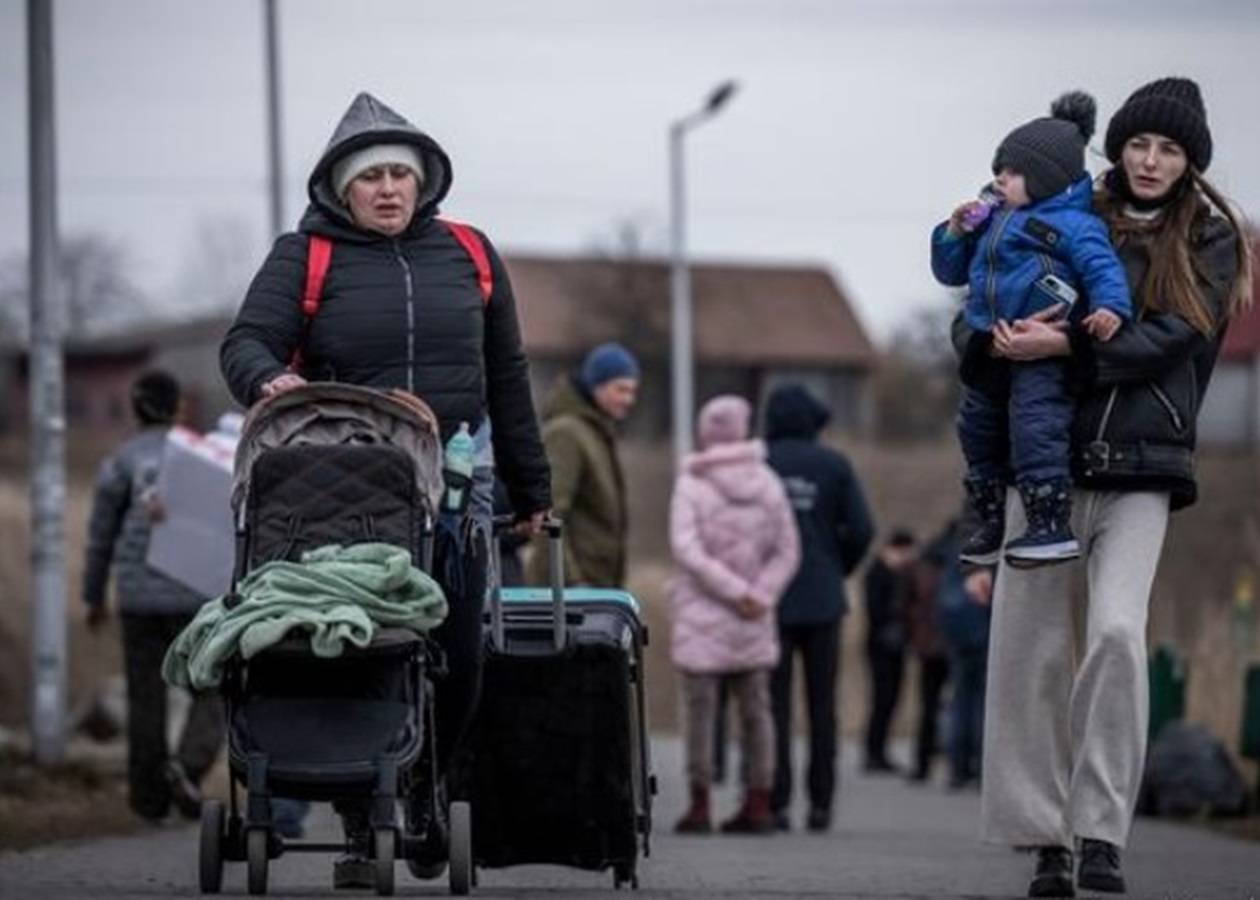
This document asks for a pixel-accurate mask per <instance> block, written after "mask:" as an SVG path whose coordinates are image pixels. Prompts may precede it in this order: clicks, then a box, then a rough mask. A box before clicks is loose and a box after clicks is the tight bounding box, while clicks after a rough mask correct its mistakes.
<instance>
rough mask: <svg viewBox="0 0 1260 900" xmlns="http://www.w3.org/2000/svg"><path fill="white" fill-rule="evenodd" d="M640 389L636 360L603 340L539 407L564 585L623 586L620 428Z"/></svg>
mask: <svg viewBox="0 0 1260 900" xmlns="http://www.w3.org/2000/svg"><path fill="white" fill-rule="evenodd" d="M638 388H639V363H638V361H637V360H636V359H635V358H634V356H633V355H632V354H631V353H630V351H629V350H627V349H626V348H625V347H623V346H621V345H620V344H616V343H607V344H600V345H599V346H598V347H596V348H595V349H593V350H592V351H591V352H590V353H588V354H587V356H586V359H585V360H584V361H583V363H582V368H581V370H580V371H579V372H578V374H577V375H576V376H571V375H566V376H564V377H563V378H561V379H560V380H559V382H557V384H556V386H555V388H554V390H553V391H552V394H551V397H550V399H549V400H548V402H547V405H546V407H545V409H544V410H543V421H544V424H543V443H544V444H545V445H546V447H547V459H548V460H549V462H550V463H551V497H552V508H553V510H554V512H555V514H556V515H557V516H559V517H560V518H561V519H563V520H564V523H565V554H564V566H565V583H566V584H571V585H578V584H580V585H586V586H589V587H606V588H615V587H622V586H623V585H624V584H625V580H626V525H627V518H628V517H627V512H626V485H625V478H624V476H623V474H622V470H621V460H620V459H619V458H618V456H617V437H618V435H617V428H618V425H619V423H620V422H621V421H622V420H624V419H625V418H626V416H628V415H629V414H630V410H631V409H633V408H634V402H635V399H636V397H637V394H638ZM547 565H548V555H547V549H546V546H545V539H542V540H538V541H536V542H535V548H534V554H533V557H532V558H531V560H530V567H529V580H530V582H531V583H532V584H546V583H547V582H548V572H547Z"/></svg>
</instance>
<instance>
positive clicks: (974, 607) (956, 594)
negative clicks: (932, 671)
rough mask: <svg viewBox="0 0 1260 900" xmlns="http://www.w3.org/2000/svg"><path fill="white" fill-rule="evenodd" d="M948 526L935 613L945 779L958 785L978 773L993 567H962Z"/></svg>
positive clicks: (962, 785) (959, 540) (972, 779)
mask: <svg viewBox="0 0 1260 900" xmlns="http://www.w3.org/2000/svg"><path fill="white" fill-rule="evenodd" d="M950 531H951V532H952V533H953V534H954V535H955V536H956V537H955V547H954V552H953V555H947V554H946V553H942V554H941V556H940V559H941V561H942V563H943V564H944V569H943V571H942V572H941V579H940V582H939V585H938V587H937V604H936V614H937V619H938V621H939V623H940V627H941V633H942V635H943V636H944V638H945V646H946V648H947V652H948V654H949V673H950V681H951V682H952V685H953V688H952V690H951V692H950V700H949V740H948V754H949V773H950V774H949V785H950V787H951V788H953V789H955V790H958V789H961V788H965V787H967V786H968V785H970V784H972V783H974V782H975V781H977V780H978V779H979V778H980V755H981V754H980V751H981V739H982V736H983V734H984V690H985V666H986V663H987V661H988V653H989V613H990V600H991V597H992V593H993V572H992V570H991V569H988V568H985V567H965V566H964V565H963V564H962V563H961V561H960V560H959V559H957V558H956V556H957V553H956V550H957V547H958V545H959V544H961V543H962V538H960V537H957V535H959V532H960V529H959V528H958V526H957V525H954V526H953V527H952V528H951V529H950Z"/></svg>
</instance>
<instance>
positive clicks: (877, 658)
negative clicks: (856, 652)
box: [863, 528, 915, 774]
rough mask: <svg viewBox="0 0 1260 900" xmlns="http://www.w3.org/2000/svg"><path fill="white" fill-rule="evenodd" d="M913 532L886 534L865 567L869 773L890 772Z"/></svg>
mask: <svg viewBox="0 0 1260 900" xmlns="http://www.w3.org/2000/svg"><path fill="white" fill-rule="evenodd" d="M914 553H915V540H914V535H913V534H911V533H910V532H909V531H906V530H905V529H903V528H899V529H896V530H895V531H893V532H892V534H890V535H889V536H888V540H886V541H885V542H884V544H883V546H882V547H880V548H879V552H878V553H877V554H876V555H875V558H874V559H873V560H871V564H870V565H869V566H868V567H867V569H866V577H865V579H864V580H863V587H864V591H863V593H864V594H865V598H866V618H867V633H866V662H867V670H868V672H869V673H870V681H871V711H870V719H869V720H868V722H867V726H866V762H865V765H864V768H865V770H866V771H867V772H872V773H877V774H878V773H894V772H896V771H897V767H896V766H895V765H894V764H893V762H892V761H891V760H890V759H889V758H888V730H889V728H890V726H891V725H892V720H893V714H894V713H895V712H896V711H897V701H898V700H899V699H900V697H901V680H902V676H903V674H904V673H905V666H906V643H907V639H906V621H905V615H904V614H903V611H902V608H903V606H904V605H905V602H906V595H907V594H908V593H909V591H910V590H911V587H912V582H911V578H910V572H911V566H912V565H913V563H914Z"/></svg>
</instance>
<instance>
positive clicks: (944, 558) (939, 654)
mask: <svg viewBox="0 0 1260 900" xmlns="http://www.w3.org/2000/svg"><path fill="white" fill-rule="evenodd" d="M958 543H959V542H958V528H957V523H956V522H950V523H949V525H947V526H946V527H945V529H944V530H943V531H942V532H941V533H940V534H938V535H937V536H936V537H934V538H932V540H931V541H929V542H928V544H927V546H925V547H924V548H923V552H922V553H921V554H920V555H919V559H918V561H917V562H916V563H915V565H914V571H913V575H912V578H913V585H912V587H911V589H910V591H909V593H908V594H907V595H906V604H905V609H904V615H905V619H906V631H907V634H908V635H909V639H910V647H911V649H912V650H913V651H914V655H915V657H916V658H917V659H918V661H919V717H918V725H917V726H916V728H915V742H914V758H913V762H912V767H911V770H910V780H911V781H916V782H924V781H927V780H928V779H929V778H931V777H932V764H933V762H935V760H936V757H937V755H938V754H939V753H940V735H939V733H938V732H939V729H938V727H937V726H938V723H939V722H940V713H941V699H942V698H943V697H944V694H945V686H946V685H947V684H948V683H949V647H948V646H947V645H946V644H945V635H944V634H942V632H941V611H940V593H941V584H942V583H943V581H944V579H945V576H946V574H947V573H948V572H949V571H951V569H953V570H956V569H957V567H958V559H957V556H958Z"/></svg>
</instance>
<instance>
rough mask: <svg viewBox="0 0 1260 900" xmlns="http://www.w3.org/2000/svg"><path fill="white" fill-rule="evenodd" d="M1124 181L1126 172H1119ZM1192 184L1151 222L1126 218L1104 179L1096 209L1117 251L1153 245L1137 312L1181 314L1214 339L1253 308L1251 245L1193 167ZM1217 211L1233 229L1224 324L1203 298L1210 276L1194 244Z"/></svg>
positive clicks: (1237, 219) (1176, 192) (1224, 201)
mask: <svg viewBox="0 0 1260 900" xmlns="http://www.w3.org/2000/svg"><path fill="white" fill-rule="evenodd" d="M1115 174H1116V175H1119V176H1120V177H1123V172H1116V173H1115ZM1185 177H1186V178H1187V179H1188V183H1186V184H1183V185H1182V186H1181V188H1180V190H1178V189H1177V188H1174V189H1173V193H1174V197H1173V199H1171V200H1170V201H1169V202H1168V203H1167V204H1166V205H1165V207H1164V208H1163V209H1162V210H1161V211H1160V213H1159V215H1158V216H1157V217H1156V218H1154V219H1152V220H1150V221H1146V220H1142V219H1135V218H1133V217H1131V216H1127V215H1125V212H1124V207H1125V203H1126V200H1125V198H1124V196H1123V192H1122V191H1119V190H1115V189H1113V188H1112V187H1109V186H1108V183H1107V182H1108V181H1110V179H1108V178H1103V179H1100V181H1099V184H1098V186H1097V188H1096V189H1095V192H1094V205H1095V208H1096V209H1097V210H1098V211H1099V212H1100V213H1101V214H1102V216H1103V218H1105V219H1106V221H1107V224H1108V225H1109V226H1110V228H1111V237H1112V240H1113V241H1114V242H1115V244H1116V246H1117V247H1122V246H1124V245H1125V244H1126V243H1128V242H1130V241H1133V240H1140V241H1143V242H1144V243H1146V244H1147V245H1148V247H1149V254H1150V268H1149V269H1148V270H1147V273H1146V278H1145V280H1144V281H1143V283H1142V285H1141V295H1140V296H1141V305H1140V310H1139V312H1143V311H1147V310H1150V311H1152V312H1167V313H1173V314H1175V315H1178V316H1181V317H1182V318H1183V319H1185V320H1186V321H1187V322H1189V323H1190V324H1191V325H1193V326H1194V327H1195V328H1197V329H1198V330H1199V331H1201V332H1203V334H1205V335H1208V336H1211V335H1212V334H1214V333H1216V332H1217V330H1218V329H1220V328H1223V327H1224V325H1225V323H1226V322H1227V321H1228V320H1229V319H1232V318H1234V317H1235V316H1237V315H1238V314H1239V313H1242V312H1244V311H1245V310H1246V309H1247V308H1248V307H1250V306H1251V301H1252V296H1251V290H1252V282H1251V265H1252V260H1251V241H1250V239H1249V237H1248V235H1247V230H1246V228H1245V226H1244V225H1243V222H1242V219H1241V218H1240V217H1239V215H1238V213H1237V212H1235V211H1234V206H1233V204H1232V203H1230V202H1229V200H1227V199H1226V198H1225V197H1224V196H1223V195H1222V194H1221V193H1220V192H1219V191H1218V190H1217V189H1216V188H1215V187H1213V186H1212V184H1211V183H1210V182H1209V181H1208V180H1207V179H1206V178H1204V177H1203V176H1202V175H1201V174H1200V173H1199V172H1197V171H1195V170H1194V169H1193V168H1191V169H1190V170H1189V171H1188V173H1187V174H1186V176H1185ZM1214 208H1215V209H1216V211H1217V212H1219V213H1220V214H1221V215H1222V216H1224V217H1225V219H1226V220H1227V221H1228V222H1229V224H1230V226H1231V227H1232V228H1233V230H1234V239H1235V252H1236V253H1237V268H1236V270H1235V273H1234V283H1233V284H1232V285H1230V290H1229V296H1228V297H1227V298H1226V301H1225V321H1217V320H1216V317H1215V315H1214V314H1213V312H1212V308H1211V307H1210V306H1209V305H1208V302H1207V300H1206V299H1205V298H1204V296H1203V284H1204V282H1206V281H1207V275H1206V273H1204V272H1203V271H1202V269H1201V267H1200V265H1199V262H1198V259H1197V258H1196V256H1195V254H1194V252H1193V250H1194V247H1193V245H1192V244H1193V242H1194V240H1195V239H1196V238H1197V236H1198V233H1199V230H1200V229H1201V228H1202V226H1203V223H1204V222H1205V221H1206V220H1207V218H1208V216H1210V215H1211V214H1212V210H1213V209H1214Z"/></svg>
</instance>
